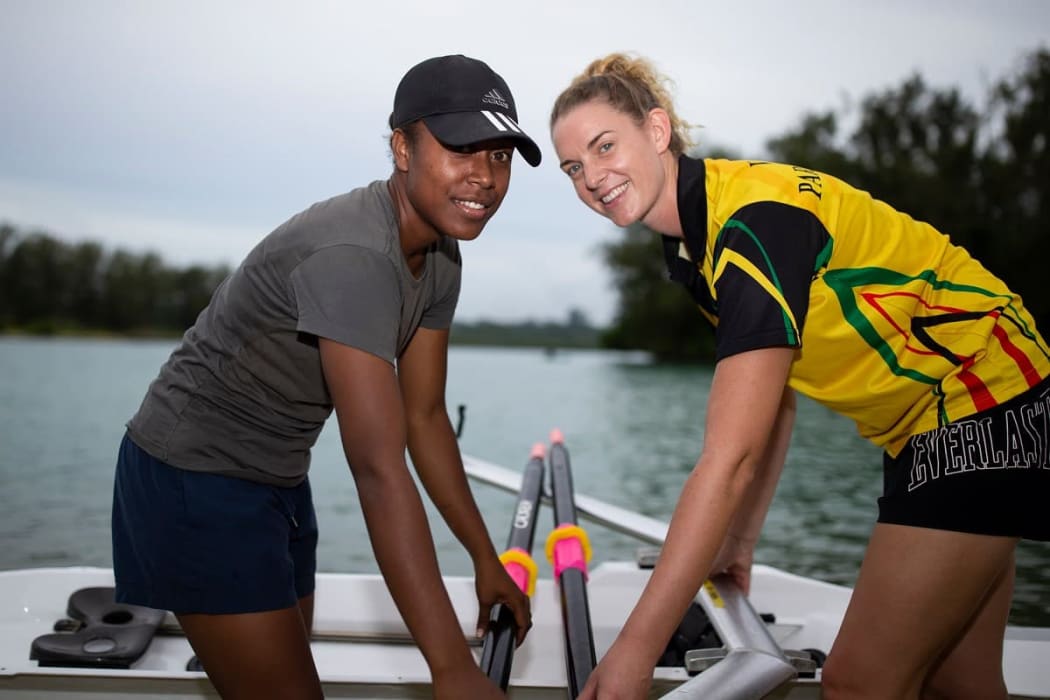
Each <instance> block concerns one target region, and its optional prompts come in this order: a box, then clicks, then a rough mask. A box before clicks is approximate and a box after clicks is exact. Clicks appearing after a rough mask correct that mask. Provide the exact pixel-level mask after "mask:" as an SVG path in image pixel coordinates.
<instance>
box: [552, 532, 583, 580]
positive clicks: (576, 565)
mask: <svg viewBox="0 0 1050 700" xmlns="http://www.w3.org/2000/svg"><path fill="white" fill-rule="evenodd" d="M566 569H579V570H580V571H582V572H583V577H584V578H585V579H586V578H587V559H586V557H584V554H583V544H582V543H581V542H580V540H579V539H578V538H576V537H567V538H565V539H564V540H559V541H558V542H556V543H555V544H554V578H558V577H560V576H561V573H562V572H563V571H565V570H566Z"/></svg>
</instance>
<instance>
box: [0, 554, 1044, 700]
mask: <svg viewBox="0 0 1050 700" xmlns="http://www.w3.org/2000/svg"><path fill="white" fill-rule="evenodd" d="M647 576H648V571H645V570H641V569H639V568H638V567H636V566H635V565H634V564H633V563H626V562H608V563H605V564H602V565H601V566H599V567H598V568H597V569H595V570H594V571H593V572H592V573H591V578H590V582H589V585H588V596H589V600H590V608H591V617H592V622H593V625H594V640H595V644H596V647H597V654H598V657H599V658H601V656H602V654H604V652H605V650H606V649H607V648H608V647H609V646H610V645H611V644H612V641H613V639H614V638H615V636H616V633H617V631H618V630H619V628H620V626H621V625H622V623H623V621H624V620H625V619H626V618H627V615H628V613H629V612H630V610H631V608H632V607H633V605H634V603H635V602H636V600H637V597H638V595H639V593H640V591H641V590H642V587H643V585H644V583H645V580H646V578H647ZM112 584H113V576H112V572H111V571H110V570H108V569H97V568H56V569H29V570H19V571H9V572H0V596H2V601H3V602H2V604H0V606H2V607H0V629H2V630H3V634H2V635H0V697H2V698H42V697H46V698H64V699H73V698H75V699H77V700H80V699H83V700H87V699H88V698H91V699H92V700H97V699H98V698H100V697H121V696H123V697H151V698H172V699H176V698H177V699H180V700H184V699H187V698H214V697H217V696H216V695H215V694H214V691H213V690H212V689H211V686H210V685H209V684H208V682H207V679H206V678H205V676H204V674H202V673H198V672H190V671H186V670H185V667H186V663H187V661H188V660H189V659H190V657H191V656H192V650H191V649H190V647H189V644H188V643H187V642H186V640H185V638H184V637H182V636H180V635H178V634H166V633H164V632H163V631H161V632H158V634H157V635H156V636H155V637H154V638H153V641H152V643H151V644H150V646H149V648H148V650H147V652H146V653H145V654H144V655H143V657H142V658H141V659H140V660H139V661H138V662H136V663H135V664H134V666H133V667H132V668H131V669H127V670H119V669H117V670H114V669H83V668H61V669H57V668H41V667H39V666H38V665H37V663H36V662H35V661H31V660H30V659H29V649H30V645H31V644H32V641H33V639H35V638H36V637H37V636H39V635H42V634H46V633H49V632H51V630H52V626H53V624H54V622H55V621H56V620H58V619H61V618H64V617H65V616H66V604H67V601H68V598H69V595H70V594H71V593H72V592H74V591H75V590H77V589H79V588H83V587H89V586H111V585H112ZM446 586H447V588H448V590H449V594H450V596H451V597H452V600H453V604H454V605H455V607H456V610H457V612H458V614H459V619H460V621H461V625H462V629H463V634H464V636H467V637H469V636H472V633H473V625H474V621H475V619H476V600H475V598H474V586H473V582H472V580H471V579H469V578H466V577H447V578H446ZM849 595H850V591H849V589H848V588H843V587H841V586H834V585H831V584H826V583H822V582H819V581H814V580H812V579H806V578H802V577H799V576H794V575H791V574H788V573H785V572H782V571H779V570H777V569H773V568H770V567H765V566H761V565H756V566H755V568H754V572H753V590H752V593H751V596H750V601H751V604H752V606H753V607H754V608H755V610H756V611H758V612H761V613H765V612H770V613H773V614H775V616H776V623H775V624H773V625H771V626H770V627H769V630H770V633H771V634H772V636H773V638H774V639H775V640H776V641H777V643H779V644H780V645H781V647H783V648H785V649H806V648H817V649H821V650H824V651H827V650H828V649H829V648H830V645H831V642H832V640H833V639H834V637H835V634H836V633H837V631H838V625H839V621H840V620H841V617H842V614H843V612H844V611H845V608H846V605H847V603H848V601H849ZM169 621H170V622H172V623H174V621H173V618H171V617H170V616H169ZM314 632H315V635H316V637H317V640H316V641H314V642H313V652H314V657H315V660H316V663H317V667H318V670H319V672H320V676H321V679H322V682H323V684H324V687H325V693H326V697H329V698H416V697H418V698H427V697H430V689H429V674H428V671H427V667H426V664H425V663H424V661H423V657H422V655H421V654H420V653H419V651H418V649H416V648H415V647H414V646H413V645H412V644H411V641H410V639H409V637H408V634H407V631H406V629H405V627H404V625H403V623H402V622H401V618H400V616H399V615H398V613H397V610H396V608H395V607H394V604H393V601H392V600H391V599H390V596H389V594H388V593H387V590H386V586H385V585H384V583H383V581H382V579H381V578H380V577H379V576H375V575H356V574H320V575H319V576H318V588H317V595H316V621H315V629H314ZM475 650H476V652H477V654H478V655H479V656H480V646H478V647H476V648H475ZM1048 650H1050V630H1046V629H1036V630H1033V629H1026V628H1020V629H1013V630H1011V638H1010V639H1008V641H1007V649H1006V655H1005V657H1006V658H1005V660H1006V673H1007V678H1008V685H1009V688H1010V690H1011V693H1012V694H1014V695H1015V696H1017V697H1043V698H1046V697H1050V663H1047V662H1048V661H1050V654H1048ZM563 654H564V646H563V635H562V627H561V610H560V605H559V597H558V591H557V588H556V586H555V584H554V583H553V582H552V581H551V580H549V579H541V580H540V581H539V582H538V583H537V589H536V594H535V596H534V598H533V629H532V631H531V632H530V634H529V636H528V637H527V639H526V641H525V643H524V644H523V645H522V646H521V648H519V649H518V650H517V652H516V654H515V656H514V662H513V671H512V674H511V689H510V693H509V695H510V697H511V698H516V699H519V700H522V699H527V698H547V697H551V698H554V697H557V698H564V697H565V685H566V681H565V673H564V656H563ZM688 678H689V676H688V674H687V673H686V672H685V670H684V669H681V668H679V669H671V668H658V669H657V671H656V675H655V680H656V682H655V683H654V689H653V696H654V697H657V696H659V695H660V694H662V693H665V692H668V691H669V690H671V689H673V688H674V687H675V686H677V685H678V684H680V683H682V682H683V681H685V680H687V679H688ZM816 684H817V681H816V680H813V679H800V680H796V681H793V682H791V683H788V684H785V685H784V686H782V687H781V688H779V689H778V690H777V691H775V692H774V693H773V694H772V695H771V696H770V697H776V698H793V699H794V698H815V697H817V696H818V693H817V685H816Z"/></svg>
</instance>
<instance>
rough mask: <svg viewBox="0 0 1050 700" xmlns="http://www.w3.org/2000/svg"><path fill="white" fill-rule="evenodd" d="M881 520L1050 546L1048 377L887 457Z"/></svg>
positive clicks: (922, 437) (881, 502)
mask: <svg viewBox="0 0 1050 700" xmlns="http://www.w3.org/2000/svg"><path fill="white" fill-rule="evenodd" d="M879 522H880V523H894V524H897V525H913V526H916V527H929V528H936V529H938V530H954V531H956V532H972V533H977V534H983V535H1003V536H1008V537H1024V538H1026V539H1032V540H1044V541H1050V378H1048V379H1044V380H1043V381H1042V383H1040V384H1038V385H1036V386H1035V387H1033V388H1031V389H1029V390H1028V391H1026V392H1025V393H1023V394H1021V395H1019V396H1016V397H1014V398H1013V399H1010V400H1009V401H1006V402H1004V403H1002V404H1000V405H998V406H996V407H995V408H993V409H990V410H988V411H984V412H983V413H978V414H976V415H973V416H970V417H968V418H964V419H961V420H958V421H956V422H954V423H949V424H948V425H945V426H943V427H940V428H937V429H936V430H931V431H929V432H926V433H921V434H919V435H914V436H912V437H911V439H909V440H908V442H907V444H906V445H905V447H904V449H903V450H901V452H900V454H898V455H897V456H896V457H890V456H889V455H888V454H887V455H885V457H884V466H883V496H882V498H880V499H879Z"/></svg>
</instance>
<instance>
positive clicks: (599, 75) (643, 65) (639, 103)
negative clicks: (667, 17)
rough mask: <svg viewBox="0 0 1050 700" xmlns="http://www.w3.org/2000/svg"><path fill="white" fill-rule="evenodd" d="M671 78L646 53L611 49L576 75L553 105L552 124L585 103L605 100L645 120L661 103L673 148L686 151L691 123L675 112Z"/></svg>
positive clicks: (636, 118)
mask: <svg viewBox="0 0 1050 700" xmlns="http://www.w3.org/2000/svg"><path fill="white" fill-rule="evenodd" d="M671 84H672V83H671V81H670V79H668V78H667V77H665V76H663V75H661V74H660V73H659V72H657V70H656V68H655V67H653V64H652V63H651V62H649V61H648V60H647V59H645V58H642V57H632V56H629V55H627V54H623V53H611V54H609V55H608V56H605V57H604V58H599V59H597V60H595V61H592V62H591V64H590V65H589V66H587V67H586V68H585V69H584V70H583V72H582V73H580V74H579V75H577V76H576V77H575V78H573V80H572V83H570V84H569V87H567V88H565V89H564V90H563V91H562V92H561V94H560V95H558V99H556V100H555V101H554V107H552V108H551V121H550V126H551V128H552V129H553V128H554V124H555V122H557V121H558V119H560V118H561V117H563V116H565V115H566V114H568V113H569V112H570V111H572V110H573V109H575V108H576V107H578V106H579V105H581V104H584V103H586V102H591V101H592V100H602V101H604V102H606V103H608V105H609V106H610V107H612V108H613V109H615V110H617V111H619V112H622V113H624V114H626V115H628V116H630V117H631V118H632V119H633V120H634V121H635V122H636V123H637V124H641V123H642V122H643V121H644V120H645V118H646V117H647V116H648V115H649V112H650V111H651V110H653V109H656V108H657V107H659V108H660V109H663V110H664V111H666V112H667V115H668V116H669V117H670V118H671V142H670V144H669V148H670V150H671V152H672V153H673V154H674V155H676V156H679V155H682V153H684V152H685V151H686V150H687V149H689V148H692V146H693V145H694V144H693V140H692V139H691V138H690V136H689V129H690V126H691V125H690V124H689V123H688V122H686V121H684V120H683V119H682V118H681V117H679V116H678V115H677V114H675V111H674V102H673V101H672V99H671V92H670V89H669V88H670V86H671Z"/></svg>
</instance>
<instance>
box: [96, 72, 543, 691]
mask: <svg viewBox="0 0 1050 700" xmlns="http://www.w3.org/2000/svg"><path fill="white" fill-rule="evenodd" d="M390 127H391V129H392V134H391V136H390V148H391V152H392V156H393V161H394V171H393V173H392V174H391V176H390V177H389V178H388V179H386V180H381V181H376V182H373V183H371V184H369V185H367V186H365V187H362V188H360V189H356V190H353V191H351V192H349V193H346V194H342V195H339V196H337V197H334V198H332V199H329V200H326V201H323V202H318V203H316V204H314V205H312V206H311V207H309V208H308V209H306V210H305V211H302V212H300V213H299V214H296V215H295V216H293V217H292V218H291V219H289V220H288V221H286V222H285V223H284V224H282V225H281V226H279V227H278V228H277V229H276V230H274V231H273V232H272V233H270V234H269V235H268V236H266V237H265V238H263V239H262V241H261V242H260V243H259V244H258V245H257V246H256V247H255V248H254V249H253V250H252V251H251V252H250V253H249V254H248V256H247V258H245V260H244V262H243V263H242V264H241V265H240V266H239V267H238V268H237V269H236V270H235V271H234V272H233V274H231V275H230V277H229V278H227V279H226V280H225V281H224V282H223V283H222V284H221V285H220V286H219V288H218V289H217V290H216V291H215V294H214V296H213V297H212V299H211V302H210V303H209V305H208V306H207V307H206V308H205V309H204V311H203V312H202V313H201V314H200V316H199V317H198V319H197V321H196V323H195V324H194V326H193V327H192V328H190V329H189V330H188V331H187V332H186V334H185V336H184V337H183V339H182V342H181V343H180V345H179V346H178V347H177V348H176V349H175V351H174V352H173V353H172V355H171V357H170V358H169V359H168V361H167V362H166V363H165V364H164V366H163V367H162V368H161V370H160V374H159V376H158V377H157V378H156V379H155V380H154V381H153V383H152V384H151V385H150V387H149V390H148V392H147V394H146V397H145V399H144V400H143V402H142V405H141V406H140V408H139V410H138V411H137V412H136V414H135V415H134V416H133V417H132V418H131V420H130V421H129V422H128V424H127V435H126V436H125V438H124V440H123V442H122V444H121V447H120V453H119V458H118V462H117V470H116V478H115V485H114V503H113V563H114V572H115V576H116V585H117V599H118V600H119V601H121V602H126V603H133V604H139V605H146V606H149V607H154V608H160V609H167V610H171V611H173V612H174V613H175V614H176V616H177V617H178V619H179V622H180V624H181V626H182V628H183V630H184V631H185V633H186V635H187V637H188V638H189V641H190V643H191V644H192V646H193V649H194V651H195V652H196V654H197V656H198V658H199V659H200V661H201V663H202V664H203V667H204V669H205V671H206V672H207V674H208V677H209V678H210V679H211V681H212V683H213V684H214V685H215V687H216V688H217V689H218V691H219V693H220V694H221V695H222V696H223V697H224V698H252V699H253V700H254V699H256V698H261V697H281V698H319V697H321V685H320V682H319V679H318V674H317V671H316V668H315V666H314V663H313V658H312V656H311V651H310V644H309V638H310V628H311V622H312V617H313V591H314V573H315V562H316V554H315V553H316V544H317V533H318V531H317V523H316V518H315V515H314V510H313V505H312V502H311V495H310V486H309V481H308V480H307V470H308V467H309V463H310V450H311V448H312V446H313V444H314V442H315V440H316V438H317V435H318V433H320V431H321V428H322V426H323V425H324V423H325V421H326V419H327V418H328V416H329V415H330V414H331V412H332V409H333V408H334V409H335V413H336V416H337V419H338V422H339V429H340V434H341V437H342V442H343V447H344V451H345V453H346V457H347V461H348V462H349V465H350V471H351V473H352V474H353V477H354V480H355V482H356V485H357V491H358V495H359V497H360V500H361V509H362V511H363V513H364V518H365V523H366V525H367V527H368V532H369V537H370V539H371V543H372V548H373V550H374V552H375V556H376V560H377V562H378V564H379V568H380V570H381V571H382V573H383V576H384V578H385V580H386V583H387V585H388V587H389V589H390V592H391V594H392V595H393V598H394V601H395V602H396V603H397V606H398V609H399V610H400V611H401V614H402V616H403V617H404V620H405V622H406V624H407V626H408V628H409V630H410V631H411V633H412V635H413V637H414V638H415V640H416V642H417V643H418V644H419V647H420V649H421V650H422V652H423V655H424V656H425V657H426V660H427V663H428V664H429V666H430V670H431V674H432V677H433V683H434V694H435V696H436V697H439V698H441V697H445V698H465V697H470V698H480V697H499V695H500V694H499V691H498V690H497V689H496V688H495V686H493V685H492V684H491V683H489V682H488V680H487V679H486V678H485V677H484V676H483V675H482V674H481V672H480V671H479V670H478V668H477V665H476V663H475V661H474V658H473V655H472V654H471V653H470V651H469V649H468V646H467V644H466V642H465V640H464V639H463V637H462V634H461V632H460V625H459V622H458V621H457V619H456V615H455V613H454V611H453V608H452V605H451V603H450V601H449V598H448V594H447V592H446V591H445V588H444V586H443V584H442V579H441V574H440V571H439V569H438V564H437V558H436V555H435V552H434V547H433V542H432V539H431V535H430V531H429V527H428V524H427V519H426V515H425V512H424V509H423V503H422V501H421V499H420V496H419V493H418V491H417V489H416V487H415V484H414V482H413V480H412V476H411V474H410V473H409V470H408V467H407V462H406V459H405V451H406V447H407V450H408V452H409V453H410V455H411V457H412V463H413V465H414V467H415V469H416V471H417V473H418V474H419V476H420V479H421V481H422V483H423V484H424V486H425V488H426V490H427V492H428V494H429V495H430V497H431V499H432V500H433V502H434V503H435V504H436V505H437V507H438V509H439V510H440V512H441V514H442V516H443V517H444V519H445V521H446V522H447V523H448V525H449V527H450V529H451V530H452V532H453V533H454V534H455V535H456V536H457V537H458V538H459V540H460V541H461V542H462V543H463V545H464V547H465V548H466V549H467V551H468V552H469V554H470V556H471V558H472V560H473V563H474V569H475V575H476V587H477V593H478V602H479V608H480V610H479V614H478V628H479V632H480V631H482V630H483V629H484V628H485V627H486V626H487V623H488V617H489V610H490V608H491V606H492V605H494V604H495V603H497V602H499V603H505V604H507V605H508V606H509V607H510V608H511V609H512V610H513V611H514V615H515V619H516V621H517V623H518V627H519V634H518V639H519V642H520V640H521V639H522V638H523V637H524V634H525V632H526V630H527V629H528V628H529V626H530V625H531V619H530V613H529V602H528V599H527V598H526V597H525V596H524V595H523V594H522V593H521V591H519V590H518V588H517V587H516V586H515V584H514V583H513V582H512V581H511V579H510V578H509V576H507V574H506V573H505V571H504V569H503V566H502V565H501V564H500V562H499V559H498V558H497V555H496V552H495V549H494V548H493V545H492V542H491V540H490V539H489V536H488V533H487V531H486V529H485V525H484V523H483V521H482V519H481V516H480V514H479V512H478V508H477V505H476V503H475V502H474V499H473V496H472V495H471V492H470V489H469V487H468V484H467V480H466V476H465V474H464V471H463V463H462V459H461V456H460V452H459V448H458V445H457V443H456V436H455V433H454V432H453V429H452V426H451V424H450V421H449V418H448V414H447V412H446V408H445V400H444V390H445V375H446V366H447V351H448V335H449V327H450V325H451V322H452V316H453V312H454V311H455V307H456V302H457V298H458V294H459V285H460V268H461V261H460V256H459V250H458V245H459V241H461V240H472V239H474V238H476V237H477V236H478V235H479V234H480V233H481V231H482V229H483V228H484V227H485V224H486V223H487V222H488V220H489V219H490V218H491V217H492V215H493V214H495V212H496V210H497V209H498V208H499V206H500V204H501V203H502V201H503V197H504V196H505V195H506V193H507V188H508V185H509V182H510V171H511V161H512V156H513V151H514V149H515V148H517V149H518V151H519V152H520V153H521V154H522V156H523V157H524V158H525V160H526V161H527V162H528V163H529V164H530V165H533V166H535V165H537V164H538V163H539V162H540V151H539V149H538V147H537V146H536V144H535V143H534V142H533V141H532V139H530V138H529V137H528V136H527V135H525V133H524V132H523V131H522V130H521V128H520V127H519V126H518V124H517V111H516V109H515V106H514V100H513V98H512V96H511V92H510V89H509V88H508V87H507V84H506V83H505V82H504V81H503V79H502V78H501V77H500V76H499V75H497V74H496V73H495V72H493V71H492V70H491V69H490V68H489V67H488V66H487V65H486V64H484V63H482V62H481V61H477V60H475V59H471V58H467V57H464V56H444V57H440V58H434V59H430V60H427V61H424V62H422V63H420V64H419V65H417V66H415V67H413V68H412V69H411V70H410V71H409V72H408V73H407V74H406V75H405V76H404V78H403V79H402V81H401V83H400V85H399V86H398V88H397V92H396V95H395V98H394V110H393V113H392V114H391V116H390Z"/></svg>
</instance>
